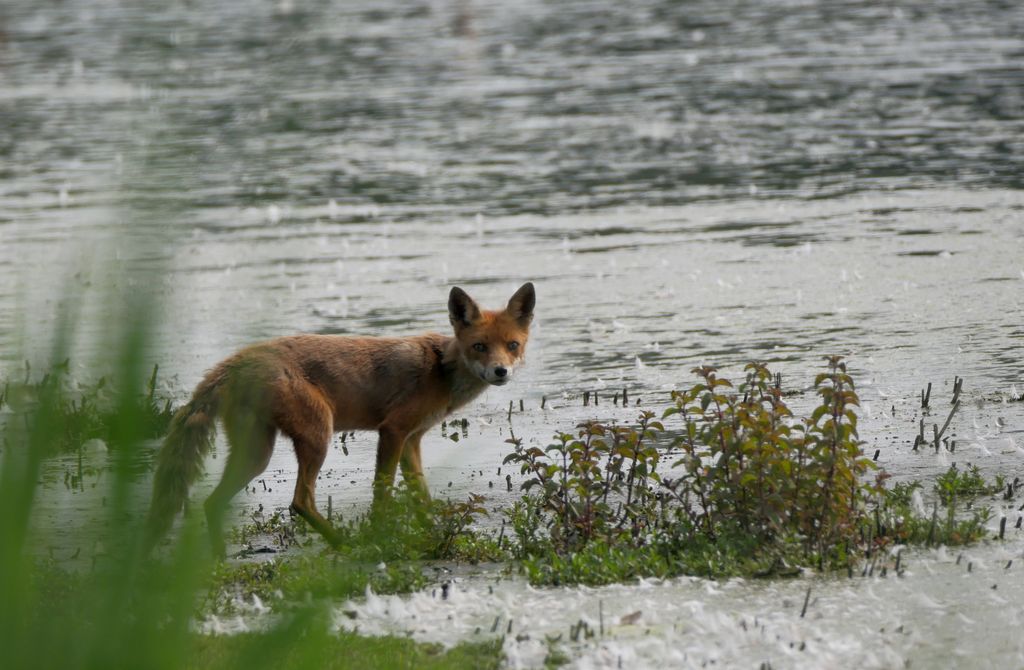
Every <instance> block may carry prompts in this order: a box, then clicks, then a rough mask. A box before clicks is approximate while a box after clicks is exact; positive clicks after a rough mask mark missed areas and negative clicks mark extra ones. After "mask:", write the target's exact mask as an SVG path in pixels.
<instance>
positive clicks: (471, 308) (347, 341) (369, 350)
mask: <svg viewBox="0 0 1024 670" xmlns="http://www.w3.org/2000/svg"><path fill="white" fill-rule="evenodd" d="M535 303H536V294H535V292H534V287H533V284H532V283H526V284H524V285H523V286H522V287H521V288H520V289H519V290H518V291H516V292H515V294H514V295H513V296H512V298H511V299H509V301H508V305H507V306H506V307H505V309H504V310H500V311H484V310H481V309H480V308H479V307H478V306H477V304H476V302H474V301H473V299H472V298H470V297H469V295H467V294H466V292H465V291H463V290H462V289H460V288H459V287H457V286H456V287H453V288H452V289H451V293H450V294H449V296H448V318H449V320H450V321H451V324H452V328H453V329H454V335H455V336H454V337H448V336H445V335H441V334H438V333H426V334H423V335H418V336H415V337H400V338H399V337H350V336H343V335H295V336H292V337H281V338H278V339H275V340H270V341H267V342H263V343H260V344H255V345H252V346H250V347H246V348H245V349H242V350H241V351H239V352H237V353H235V354H233V355H232V356H230V357H228V358H227V359H225V360H224V361H222V362H220V363H219V364H218V365H217V366H216V367H214V368H213V369H212V370H210V372H208V373H207V374H206V376H205V377H204V378H203V380H202V381H201V382H200V383H199V385H198V386H197V387H196V389H195V391H194V392H193V394H192V398H191V400H190V401H189V402H188V404H186V405H185V406H184V407H182V408H181V409H180V410H178V412H177V413H176V414H175V415H174V418H173V420H172V421H171V426H170V431H169V433H168V435H167V438H166V440H165V441H164V444H163V447H162V448H161V450H160V452H159V454H158V455H157V458H156V464H157V467H156V476H155V479H154V482H153V502H152V504H151V507H150V511H149V523H148V533H149V540H150V542H149V545H150V546H152V545H153V544H154V543H155V542H156V541H157V540H159V538H161V537H162V536H163V535H165V534H166V532H167V530H168V529H169V528H170V525H171V523H172V522H173V520H174V516H175V515H176V514H177V513H178V511H179V510H181V508H182V506H183V505H184V503H185V499H186V498H187V497H188V487H189V486H190V485H191V484H192V482H194V481H195V479H196V478H197V477H198V476H199V474H200V472H201V471H202V459H203V456H205V455H206V454H207V453H208V452H209V451H210V450H211V449H212V448H213V438H214V431H215V419H216V417H218V416H219V417H220V418H221V421H222V422H223V424H224V428H225V431H226V433H227V438H228V443H229V444H230V452H229V454H228V459H227V463H226V464H225V466H224V474H223V476H222V477H221V480H220V483H219V484H218V485H217V487H216V489H214V491H213V493H212V494H211V495H210V497H209V498H208V499H207V500H206V503H205V511H206V519H207V524H208V526H209V532H210V542H211V544H212V547H213V550H214V553H215V554H217V555H218V556H224V552H225V546H224V539H223V517H224V513H225V511H226V509H227V506H228V503H229V502H230V500H231V498H233V497H234V496H235V494H236V493H238V492H239V491H240V490H242V488H243V487H244V486H246V485H247V484H248V483H249V482H250V481H252V480H253V479H254V478H255V477H257V476H258V475H259V474H260V473H261V472H263V470H264V469H265V468H266V467H267V463H268V462H269V461H270V455H271V453H272V452H273V449H274V440H275V438H276V437H277V434H278V432H281V433H284V434H285V435H287V436H288V437H290V438H291V440H292V444H293V445H294V447H295V456H296V458H297V459H298V465H299V471H298V481H297V482H296V484H295V496H294V497H293V498H292V504H291V509H292V511H293V512H295V513H296V514H299V515H300V516H302V517H303V518H305V519H306V521H308V522H309V523H310V525H312V526H313V528H315V529H316V530H317V531H318V532H320V533H321V534H322V535H323V536H324V537H325V539H327V540H328V541H329V542H331V543H334V542H335V534H334V531H333V528H332V527H331V525H330V523H329V522H328V521H327V520H326V519H325V518H324V517H323V516H321V514H320V512H319V511H317V508H316V500H315V498H314V494H315V491H316V480H317V475H318V474H319V472H320V467H321V466H322V465H323V463H324V459H325V458H326V456H327V449H328V444H329V442H330V439H331V435H332V434H334V433H335V432H338V431H343V430H376V431H377V432H378V434H379V441H378V443H377V467H376V473H375V476H374V483H373V509H374V510H376V509H378V508H379V507H380V506H381V504H382V503H384V502H385V501H386V499H387V498H388V496H389V495H390V489H391V486H392V484H393V483H394V479H395V471H396V469H397V467H398V465H399V464H401V466H402V475H403V477H404V478H405V480H406V481H407V482H408V484H409V485H410V486H411V487H412V488H413V490H414V491H416V492H417V493H418V494H420V495H422V497H423V498H424V499H425V500H429V493H428V491H427V485H426V481H425V479H424V477H423V467H422V464H421V461H420V440H421V438H422V437H423V434H424V433H425V432H427V431H428V430H429V429H430V428H431V427H433V426H434V425H436V424H437V423H438V422H440V421H441V419H442V418H444V417H445V416H447V415H448V414H450V413H451V412H452V411H453V410H455V409H457V408H459V407H462V406H463V405H465V404H466V403H468V402H469V401H470V400H472V399H473V398H475V397H476V396H478V395H479V394H480V393H481V392H483V390H484V389H485V388H487V386H488V385H489V384H493V385H495V386H500V385H503V384H506V383H508V381H509V380H510V379H511V377H512V372H513V370H514V369H515V368H516V366H517V365H519V364H520V363H521V362H522V360H523V356H524V354H525V353H526V341H527V338H528V337H529V334H530V323H531V321H532V320H533V308H534V305H535Z"/></svg>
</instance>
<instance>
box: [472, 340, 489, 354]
mask: <svg viewBox="0 0 1024 670" xmlns="http://www.w3.org/2000/svg"><path fill="white" fill-rule="evenodd" d="M473 351H479V352H480V353H481V354H482V353H484V352H485V351H487V345H486V344H484V343H483V342H477V343H476V344H474V345H473Z"/></svg>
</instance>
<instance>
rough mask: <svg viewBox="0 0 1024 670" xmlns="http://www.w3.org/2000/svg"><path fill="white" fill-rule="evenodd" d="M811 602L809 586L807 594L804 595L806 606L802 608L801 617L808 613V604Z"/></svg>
mask: <svg viewBox="0 0 1024 670" xmlns="http://www.w3.org/2000/svg"><path fill="white" fill-rule="evenodd" d="M810 602H811V587H810V586H808V587H807V595H805V596H804V607H803V609H802V610H800V618H801V619H803V618H804V615H805V614H807V605H808V604H809V603H810Z"/></svg>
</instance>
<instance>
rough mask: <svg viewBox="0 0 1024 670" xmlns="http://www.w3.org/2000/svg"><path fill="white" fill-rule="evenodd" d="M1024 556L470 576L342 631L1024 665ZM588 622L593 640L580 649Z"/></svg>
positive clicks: (666, 663) (597, 661) (705, 663)
mask: <svg viewBox="0 0 1024 670" xmlns="http://www.w3.org/2000/svg"><path fill="white" fill-rule="evenodd" d="M1022 547H1024V544H1022V543H1021V542H1020V541H1019V540H1018V541H1016V542H1014V543H1012V544H1009V545H1003V546H999V547H984V546H982V547H979V548H977V549H972V550H971V551H970V552H968V553H967V554H965V555H964V556H960V555H959V554H957V557H956V558H954V557H953V556H951V555H950V553H949V552H947V551H946V550H937V551H930V552H924V551H923V552H911V553H908V554H905V555H904V557H903V559H902V560H903V565H904V566H905V567H906V570H905V572H904V573H903V576H902V577H896V576H894V575H893V573H892V567H891V565H890V567H889V573H888V576H886V577H880V576H879V574H880V567H879V568H878V569H877V572H876V573H875V575H874V576H871V577H860V576H855V577H854V578H852V579H847V578H845V577H843V578H817V577H805V578H802V579H791V580H766V581H750V580H741V579H735V580H730V581H726V582H721V583H720V582H715V581H710V580H705V579H698V578H682V579H673V580H667V581H659V580H642V581H640V582H639V583H637V584H625V585H614V586H606V587H600V588H587V587H577V588H549V589H537V588H532V587H530V586H529V585H528V584H526V583H524V582H522V581H520V580H518V579H507V578H495V577H494V576H477V577H468V578H464V579H461V580H455V581H454V582H453V583H451V585H450V586H449V587H447V588H446V589H444V590H442V589H441V588H440V587H432V588H430V589H427V590H424V591H422V592H419V593H415V594H412V595H409V596H378V595H376V594H373V593H367V595H366V597H365V598H360V599H354V600H350V601H348V602H345V603H343V604H341V605H340V606H339V607H338V608H337V616H336V618H335V624H336V626H338V627H339V628H343V629H346V630H353V631H358V632H360V633H362V634H369V635H401V636H404V635H410V636H412V637H413V638H414V639H417V640H420V641H424V642H426V641H429V642H439V643H441V644H444V645H445V646H452V645H454V644H457V643H459V642H462V641H467V640H480V639H483V638H487V637H494V636H501V637H502V638H503V640H504V651H505V654H506V657H507V659H508V662H509V665H510V666H511V667H516V668H519V667H522V668H528V667H538V666H540V665H542V664H543V660H544V658H545V656H546V654H547V653H548V650H549V641H551V643H552V644H553V645H554V646H555V647H558V648H562V650H563V651H566V652H568V653H569V654H570V656H571V658H572V659H573V660H572V667H577V668H618V667H628V668H655V667H663V668H706V667H709V666H712V665H713V666H717V667H758V666H759V665H760V664H761V663H764V662H768V663H770V664H771V667H773V668H840V667H842V668H905V667H908V665H912V666H913V667H955V666H959V667H964V666H965V665H969V666H970V667H978V668H989V667H991V668H1005V667H1019V666H1020V665H1021V663H1024V640H1022V639H1021V636H1020V635H1019V634H1018V632H1017V628H1016V627H1017V626H1018V625H1019V624H1020V623H1021V622H1022V621H1024V580H1022V579H1021V578H1020V576H1019V574H1016V571H1015V569H1016V570H1020V569H1024V565H1011V567H1010V568H1006V567H1004V566H1005V564H1006V563H1007V561H1010V560H1012V559H1013V558H1016V559H1018V560H1019V559H1020V558H1021V555H1022V554H1021V549H1022ZM981 555H985V556H987V557H988V558H989V559H990V560H981V558H980V556H981ZM890 558H891V557H890ZM969 563H970V564H971V569H970V572H968V567H967V566H968V564H969ZM808 589H810V599H809V601H808V604H807V609H806V613H805V614H804V615H803V616H801V611H802V610H803V605H804V600H805V597H806V595H807V591H808ZM445 596H446V597H445ZM602 613H603V627H604V634H603V635H601V633H600V631H601V627H602ZM580 621H583V622H585V624H586V626H587V627H588V628H589V630H590V631H591V632H592V633H593V637H589V636H588V635H587V634H586V633H584V634H581V635H580V636H579V639H578V640H577V641H573V640H572V639H570V632H571V627H573V626H576V625H578V624H579V622H580Z"/></svg>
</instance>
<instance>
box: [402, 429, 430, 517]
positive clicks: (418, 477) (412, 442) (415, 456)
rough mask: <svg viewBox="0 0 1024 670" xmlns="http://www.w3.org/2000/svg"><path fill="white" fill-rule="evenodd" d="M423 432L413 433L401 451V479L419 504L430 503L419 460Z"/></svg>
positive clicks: (421, 464) (428, 491) (421, 462)
mask: <svg viewBox="0 0 1024 670" xmlns="http://www.w3.org/2000/svg"><path fill="white" fill-rule="evenodd" d="M422 437H423V431H419V432H416V433H413V434H412V435H410V436H409V438H408V439H407V440H406V441H405V448H404V449H402V458H401V461H400V464H401V466H402V477H403V478H404V479H405V483H406V484H407V485H408V486H409V489H410V490H412V491H413V492H414V493H415V495H416V497H417V498H419V500H420V502H423V503H429V502H430V490H429V489H428V488H427V480H426V478H425V477H424V476H423V461H422V460H421V459H420V439H421V438H422Z"/></svg>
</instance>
